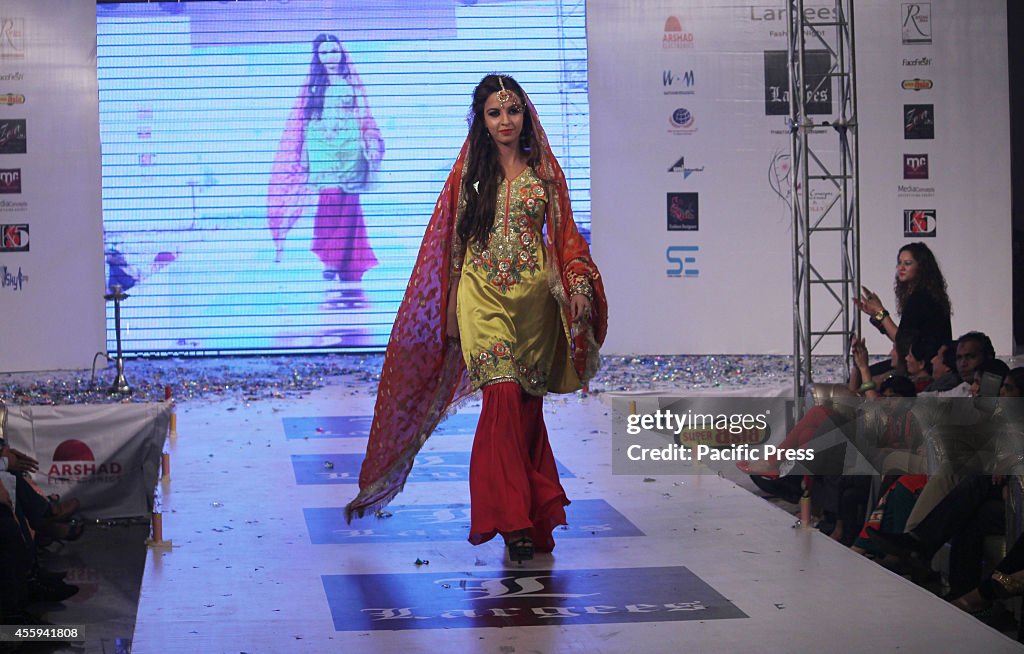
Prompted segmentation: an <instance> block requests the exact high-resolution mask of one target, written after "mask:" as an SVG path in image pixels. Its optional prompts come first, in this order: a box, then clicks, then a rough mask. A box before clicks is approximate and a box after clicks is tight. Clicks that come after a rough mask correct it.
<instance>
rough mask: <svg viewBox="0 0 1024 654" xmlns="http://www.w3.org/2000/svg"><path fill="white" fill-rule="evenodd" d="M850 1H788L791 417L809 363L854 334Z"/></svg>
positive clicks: (856, 272) (856, 270) (856, 228)
mask: <svg viewBox="0 0 1024 654" xmlns="http://www.w3.org/2000/svg"><path fill="white" fill-rule="evenodd" d="M853 3H854V0H835V5H834V7H829V6H824V7H823V6H822V5H821V4H820V2H819V3H816V4H815V6H813V7H810V6H808V7H805V6H804V0H787V2H786V18H787V24H788V39H789V47H788V58H787V63H788V67H789V128H790V166H791V169H790V174H789V181H790V185H791V187H790V198H791V200H792V201H791V203H790V207H791V213H792V229H793V386H794V388H793V390H794V397H795V399H796V402H797V405H796V406H797V413H798V415H799V414H802V413H803V402H804V400H805V398H806V396H807V392H808V390H809V387H810V384H811V383H812V381H813V379H812V355H813V354H815V353H819V354H821V353H827V354H835V353H836V352H837V351H838V352H841V353H843V354H844V355H845V357H846V359H845V360H846V370H847V373H849V368H850V365H849V364H850V354H849V353H850V346H851V343H852V341H853V339H854V338H855V337H856V334H858V333H859V332H860V312H859V311H858V310H857V309H856V307H854V305H853V300H854V298H855V297H857V294H858V289H859V288H860V237H859V234H860V209H859V193H858V156H857V90H856V76H855V66H854V31H853Z"/></svg>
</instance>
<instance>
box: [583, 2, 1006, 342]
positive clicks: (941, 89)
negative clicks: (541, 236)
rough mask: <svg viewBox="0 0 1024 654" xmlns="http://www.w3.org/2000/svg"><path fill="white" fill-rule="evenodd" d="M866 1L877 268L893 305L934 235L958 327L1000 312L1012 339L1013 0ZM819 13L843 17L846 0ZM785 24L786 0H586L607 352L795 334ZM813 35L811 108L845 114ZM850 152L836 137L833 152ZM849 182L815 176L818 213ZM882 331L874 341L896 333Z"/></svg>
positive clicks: (875, 275) (866, 89)
mask: <svg viewBox="0 0 1024 654" xmlns="http://www.w3.org/2000/svg"><path fill="white" fill-rule="evenodd" d="M855 11H856V15H855V17H854V19H855V24H856V35H857V42H856V72H857V101H858V119H859V126H860V127H859V132H858V134H859V152H860V221H861V232H860V234H861V264H862V282H863V284H864V285H866V286H868V287H869V288H871V289H872V290H874V291H875V292H877V293H878V294H879V295H880V296H881V297H882V298H883V301H884V302H885V303H886V306H887V308H889V310H890V311H894V310H895V306H894V305H895V301H894V299H893V295H892V290H891V289H892V284H893V277H894V270H895V262H896V254H897V251H898V249H899V248H900V247H901V246H902V245H904V244H905V243H908V242H912V241H924V242H925V243H927V244H928V246H929V247H931V248H932V249H933V250H934V251H935V252H936V255H937V257H938V259H939V263H940V265H941V266H942V269H943V272H944V273H945V276H946V279H947V281H948V283H949V294H950V298H951V300H952V304H953V312H954V313H953V332H954V334H959V333H963V332H965V331H968V330H972V329H979V330H982V331H985V332H986V333H988V334H989V335H991V336H992V339H993V341H994V342H995V346H996V350H997V351H998V352H999V353H1001V354H1006V353H1009V352H1010V351H1011V316H1010V301H1009V300H1010V276H1011V248H1010V229H1011V227H1010V174H1009V162H1010V152H1009V108H1008V107H1009V101H1008V82H1007V68H1006V15H1005V3H1003V2H1001V0H981V1H978V2H971V3H964V2H956V1H954V0H933V1H932V2H900V1H894V0H864V1H860V0H858V2H856V3H855ZM805 12H806V13H807V16H808V18H809V19H810V20H816V21H821V22H827V21H830V20H832V19H833V18H834V17H835V14H836V6H835V4H834V3H833V2H829V1H827V0H821V1H820V2H817V3H813V2H808V3H806V5H805ZM786 33H787V23H786V12H785V3H783V2H777V3H757V4H754V3H751V2H739V3H736V2H724V1H722V0H694V1H688V2H681V1H679V0H676V1H663V0H635V1H632V2H625V1H622V0H591V2H588V3H587V36H588V54H589V79H590V106H591V112H590V118H591V123H590V124H591V152H592V164H591V188H592V190H591V198H592V203H593V226H594V251H595V257H596V259H597V261H598V263H599V264H600V265H601V266H602V272H603V274H604V282H605V288H606V289H607V291H608V294H609V305H610V307H611V311H610V325H609V330H608V333H609V336H608V341H607V344H606V348H605V349H606V351H607V352H610V353H654V352H657V353H709V354H710V353H787V352H791V351H792V341H793V337H792V306H793V291H792V279H793V277H792V254H791V252H792V245H791V241H792V236H791V228H790V213H789V212H790V210H789V201H790V198H789V196H790V180H789V169H790V162H789V158H790V154H789V147H790V143H789V130H788V129H787V126H786V119H787V117H788V112H789V109H788V91H787V76H786V48H787V36H786ZM833 33H834V30H833ZM806 47H807V58H806V60H805V70H806V74H807V77H808V82H807V88H806V92H807V97H808V102H809V108H808V109H809V111H808V113H809V114H810V116H811V117H812V118H813V119H814V120H815V121H816V122H819V123H820V122H823V121H829V120H831V119H832V117H833V116H835V115H836V112H837V111H838V108H839V106H838V97H837V87H835V85H834V84H830V82H829V81H828V79H829V78H828V77H827V73H828V71H829V68H830V65H831V62H830V56H829V54H828V51H827V50H826V49H825V48H824V47H823V46H821V45H820V44H819V43H818V42H817V41H815V40H814V39H808V40H807V46H806ZM826 136H827V134H826ZM815 138H819V137H815ZM824 138H825V137H820V138H819V140H818V141H816V143H826V141H825V140H822V139H824ZM816 147H820V146H816ZM829 149H831V152H829V151H828V150H829ZM837 152H838V138H836V139H834V140H833V145H831V146H826V147H825V148H824V150H823V156H834V155H836V153H837ZM836 201H837V196H836V192H835V190H834V188H833V189H829V188H827V187H824V186H822V187H819V186H812V191H811V204H810V212H811V215H812V217H819V216H821V215H822V214H824V213H825V212H826V211H830V210H831V211H835V210H836V209H834V208H832V209H830V207H833V203H835V202H836ZM831 254H832V253H831V252H829V251H824V250H818V251H816V252H815V253H814V254H813V255H812V258H813V261H814V262H815V263H816V264H819V265H822V262H828V261H829V259H830V255H831ZM832 258H833V259H834V261H832V262H831V263H832V264H833V265H838V259H839V257H838V251H836V252H835V254H834V255H832ZM982 261H983V262H985V263H984V265H979V263H980V262H982ZM824 265H825V266H826V267H827V265H828V264H827V263H826V264H824ZM833 272H834V271H829V270H825V271H824V273H823V274H824V276H826V277H827V276H829V275H830V274H831V273H833ZM821 299H822V302H820V303H819V306H826V305H827V304H828V303H831V304H830V305H829V306H830V307H833V308H834V307H835V303H834V301H833V300H831V299H830V298H824V297H823V298H821ZM812 304H813V302H812ZM865 324H866V322H865ZM871 332H872V333H870V334H868V338H869V340H868V346H869V349H870V351H871V352H873V353H878V354H884V353H886V352H888V350H889V348H890V344H889V343H888V341H886V340H885V339H884V338H883V337H882V336H881V335H879V334H877V333H874V330H871ZM837 342H838V341H837ZM823 345H824V346H825V347H826V348H828V347H832V348H834V349H835V351H838V348H835V345H834V344H828V343H825V344H823Z"/></svg>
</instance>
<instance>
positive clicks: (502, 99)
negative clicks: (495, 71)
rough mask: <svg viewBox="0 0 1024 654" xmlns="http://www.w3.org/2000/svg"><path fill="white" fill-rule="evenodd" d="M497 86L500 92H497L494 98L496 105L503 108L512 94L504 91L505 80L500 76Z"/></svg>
mask: <svg viewBox="0 0 1024 654" xmlns="http://www.w3.org/2000/svg"><path fill="white" fill-rule="evenodd" d="M498 85H499V86H500V87H501V90H500V91H498V92H497V94H496V95H495V97H496V98H497V99H498V104H500V105H501V106H502V108H504V107H505V103H506V102H508V101H509V100H511V99H512V94H511V93H509V92H508V91H507V90H505V78H504V77H502V76H501V75H498Z"/></svg>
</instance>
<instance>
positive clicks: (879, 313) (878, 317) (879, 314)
mask: <svg viewBox="0 0 1024 654" xmlns="http://www.w3.org/2000/svg"><path fill="white" fill-rule="evenodd" d="M888 316H889V312H888V311H886V310H885V309H879V310H878V311H877V312H876V313H875V315H873V316H871V317H872V318H874V319H875V320H876V321H878V322H882V321H883V320H885V319H886V318H887V317H888Z"/></svg>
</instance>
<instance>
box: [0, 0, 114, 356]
mask: <svg viewBox="0 0 1024 654" xmlns="http://www.w3.org/2000/svg"><path fill="white" fill-rule="evenodd" d="M95 37H96V7H95V4H93V3H89V2H67V1H66V0H5V1H4V2H3V3H2V6H0V81H2V83H3V85H2V87H0V198H2V199H0V236H2V242H0V315H3V316H4V320H5V323H4V327H5V329H4V336H3V338H2V339H0V370H2V371H16V370H54V369H64V368H88V367H89V365H90V363H91V361H92V358H93V355H95V354H96V352H98V351H101V350H104V349H105V346H104V334H103V330H104V312H105V308H104V300H103V292H104V291H103V261H102V256H101V253H102V252H103V223H102V214H101V205H100V136H99V110H98V107H97V103H96V93H97V85H96V51H95V48H96V42H95V41H96V38H95ZM30 233H31V235H32V238H31V244H30V241H29V234H30Z"/></svg>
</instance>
